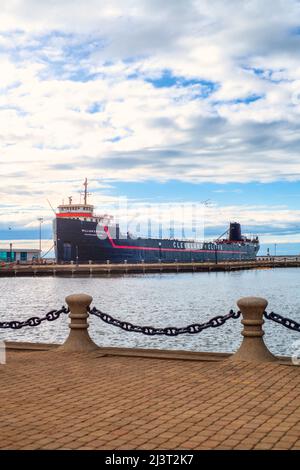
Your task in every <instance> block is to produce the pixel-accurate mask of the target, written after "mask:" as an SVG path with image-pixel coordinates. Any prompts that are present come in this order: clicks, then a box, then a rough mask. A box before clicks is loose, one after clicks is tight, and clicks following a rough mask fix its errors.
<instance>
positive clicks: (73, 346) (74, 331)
mask: <svg viewBox="0 0 300 470" xmlns="http://www.w3.org/2000/svg"><path fill="white" fill-rule="evenodd" d="M92 300H93V297H91V296H90V295H86V294H73V295H69V296H68V297H66V302H67V304H68V307H69V309H70V313H69V318H70V319H71V321H70V324H69V328H70V334H69V336H68V338H67V339H66V341H65V343H64V344H63V345H62V346H60V347H59V349H60V350H61V351H69V352H89V351H94V350H95V349H98V346H97V345H96V344H95V343H94V341H93V340H92V339H91V337H90V335H89V334H88V327H89V324H88V322H87V319H88V316H89V313H88V311H87V309H88V307H89V306H90V304H91V302H92Z"/></svg>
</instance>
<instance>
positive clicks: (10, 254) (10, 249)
mask: <svg viewBox="0 0 300 470" xmlns="http://www.w3.org/2000/svg"><path fill="white" fill-rule="evenodd" d="M8 230H9V231H11V227H8ZM9 238H10V240H11V236H10V237H9ZM12 253H13V251H12V241H10V243H9V261H10V263H11V262H12Z"/></svg>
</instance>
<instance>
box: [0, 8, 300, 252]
mask: <svg viewBox="0 0 300 470" xmlns="http://www.w3.org/2000/svg"><path fill="white" fill-rule="evenodd" d="M299 13H300V5H299V2H298V1H296V0H286V1H285V2H282V1H281V0H274V1H271V0H266V1H264V2H260V1H258V0H250V1H247V2H241V1H238V0H230V1H229V0H222V1H221V0H215V1H214V2H211V1H208V0H176V2H174V1H173V0H166V1H164V2H163V4H162V3H161V2H160V1H159V0H151V1H150V0H130V1H128V2H123V1H121V0H110V1H106V0H103V1H101V2H99V1H98V0H86V1H83V0H72V1H71V0H63V1H58V0H53V1H52V2H51V3H49V2H46V1H38V0H26V1H25V0H18V1H17V2H11V1H9V0H3V1H2V2H1V15H0V67H1V77H0V148H1V153H0V169H1V175H2V181H3V182H4V184H2V185H1V188H0V244H1V243H2V244H7V242H8V240H9V239H10V238H13V239H14V240H20V243H23V241H24V243H25V242H26V243H27V244H28V245H29V244H30V243H31V244H35V243H36V241H37V240H36V239H37V236H38V223H37V217H39V216H43V217H44V224H43V234H44V237H45V238H46V239H48V241H47V242H45V247H46V248H47V247H48V244H50V243H51V237H52V235H51V220H52V216H53V213H52V211H51V209H50V208H49V205H48V202H47V199H49V200H50V201H51V203H52V205H53V206H56V205H57V204H59V203H60V202H61V200H62V199H63V198H65V199H66V198H67V196H69V195H71V194H72V195H74V197H75V199H76V197H79V190H80V189H81V188H82V182H83V180H84V178H85V177H88V178H89V181H90V190H91V193H92V196H91V201H92V202H93V203H94V204H95V206H96V207H97V208H99V211H100V210H102V208H103V210H106V209H109V208H111V207H113V202H114V201H117V199H118V197H119V196H126V197H127V198H128V199H129V200H130V201H131V204H132V206H133V207H134V206H135V205H139V207H140V205H141V204H142V203H143V202H144V203H149V202H151V203H156V204H161V203H169V202H172V201H174V202H177V203H178V204H180V203H184V202H186V203H195V202H196V203H199V202H200V201H203V200H207V199H209V200H210V208H209V210H208V211H207V214H206V220H205V224H206V234H207V236H215V235H217V234H219V231H220V230H221V231H222V229H223V227H224V229H225V228H226V225H227V223H228V222H229V221H230V220H233V219H234V220H240V221H241V223H242V224H243V227H244V231H245V232H252V233H258V234H259V236H260V238H261V240H262V242H263V243H266V244H272V245H274V243H278V244H280V243H285V244H286V243H293V244H294V245H293V246H297V247H298V245H295V244H297V243H300V222H299V221H300V209H299V197H300V186H299V180H300V159H299V154H300V137H299V135H300V124H299V122H300V121H299V116H300V67H299V63H300V62H299V59H300V57H299V56H300V35H299V29H300V14H299ZM8 227H11V228H12V229H11V230H8ZM48 242H49V243H48ZM16 243H17V242H16ZM297 249H298V248H297ZM299 251H300V245H299Z"/></svg>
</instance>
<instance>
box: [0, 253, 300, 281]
mask: <svg viewBox="0 0 300 470" xmlns="http://www.w3.org/2000/svg"><path fill="white" fill-rule="evenodd" d="M291 267H294V268H295V267H297V268H299V267H300V255H299V257H295V256H284V257H283V256H277V257H274V258H270V257H258V258H257V259H256V260H254V261H235V260H232V261H219V262H217V263H216V262H200V263H194V262H191V263H179V262H178V263H163V262H158V263H135V264H133V263H122V264H112V263H108V262H107V263H104V264H94V263H91V262H90V263H89V264H76V263H69V264H55V263H49V262H48V263H44V264H13V265H12V264H10V265H8V264H3V265H2V266H0V277H1V276H2V277H8V276H70V275H71V276H107V275H123V274H151V273H176V272H177V273H178V272H212V271H240V270H247V269H272V268H291Z"/></svg>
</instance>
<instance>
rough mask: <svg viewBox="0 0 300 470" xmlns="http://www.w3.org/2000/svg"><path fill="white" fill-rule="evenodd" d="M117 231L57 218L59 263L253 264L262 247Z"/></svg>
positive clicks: (56, 237)
mask: <svg viewBox="0 0 300 470" xmlns="http://www.w3.org/2000/svg"><path fill="white" fill-rule="evenodd" d="M118 235H119V234H116V230H115V228H114V227H104V228H103V227H102V228H101V227H100V228H99V225H98V224H97V222H95V221H83V220H79V219H64V218H56V219H55V220H54V245H55V255H56V260H57V262H58V263H66V262H71V261H73V262H77V263H88V262H89V261H92V262H94V263H107V262H110V263H124V262H128V263H143V262H145V263H155V262H159V261H161V262H169V263H172V262H184V263H190V262H201V261H211V262H218V261H226V260H236V261H238V260H253V259H255V257H256V254H257V252H258V250H259V244H258V243H255V242H253V241H234V242H233V241H229V240H222V241H219V242H218V241H215V242H201V243H200V242H194V241H187V240H173V239H159V238H132V237H127V236H126V237H120V236H118Z"/></svg>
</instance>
